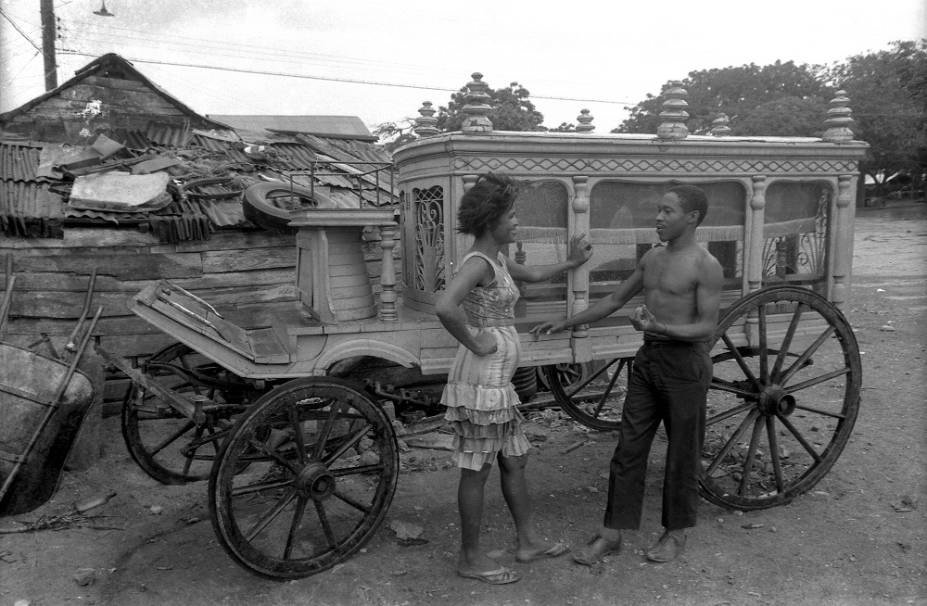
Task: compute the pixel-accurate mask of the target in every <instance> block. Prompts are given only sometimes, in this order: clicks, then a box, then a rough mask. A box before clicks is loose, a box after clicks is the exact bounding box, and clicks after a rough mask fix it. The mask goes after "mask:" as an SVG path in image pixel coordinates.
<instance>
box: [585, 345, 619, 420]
mask: <svg viewBox="0 0 927 606" xmlns="http://www.w3.org/2000/svg"><path fill="white" fill-rule="evenodd" d="M623 367H624V359H622V360H621V362H619V363H618V368H617V369H615V372H614V373H613V374H612V378H611V379H609V381H608V387H606V388H605V391H604V392H602V397H601V398H599V403H598V404H597V405H596V407H595V411H594V412H593V414H592V416H593V417H596V418H598V416H599V415H600V414H602V409H603V408H604V407H605V401H606V400H608V396H609V395H611V393H612V389H613V388H614V387H615V381H617V380H618V376H619V375H620V374H621V369H622V368H623Z"/></svg>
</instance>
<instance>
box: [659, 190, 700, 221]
mask: <svg viewBox="0 0 927 606" xmlns="http://www.w3.org/2000/svg"><path fill="white" fill-rule="evenodd" d="M666 193H668V194H676V197H677V198H679V204H680V205H681V206H682V209H683V210H684V211H686V212H687V213H688V212H692V211H693V210H697V211H698V222H697V223H696V225H701V223H702V221H704V220H705V215H706V214H708V196H707V195H705V191H704V190H703V189H702V188H701V187H696V186H695V185H675V186H673V187H671V188H669V189H668V190H667V192H666Z"/></svg>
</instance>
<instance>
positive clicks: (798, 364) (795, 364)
mask: <svg viewBox="0 0 927 606" xmlns="http://www.w3.org/2000/svg"><path fill="white" fill-rule="evenodd" d="M832 334H834V327H833V326H828V327H827V329H826V330H825V331H824V332H822V333H821V335H820V336H819V337H818V338H817V339H815V340H814V343H812V344H811V345H809V346H808V349H806V350H805V351H804V352H802V354H801V355H800V356H798V359H797V360H795V361H794V362H792V365H791V366H789V368H788V370H786V371H785V372H784V373H783V374H782V379H780V381H779V382H780V383H781V384H783V385H785V384H786V383H788V382H789V379H791V378H792V375H793V374H795V372H796V371H797V370H798V369H799V368H801V366H802V364H804V363H805V361H807V360H808V359H809V358H810V357H811V356H813V355H814V352H816V351H817V350H818V348H819V347H821V345H823V344H824V341H826V340H827V339H828V338H830V336H831V335H832Z"/></svg>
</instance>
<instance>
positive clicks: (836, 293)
mask: <svg viewBox="0 0 927 606" xmlns="http://www.w3.org/2000/svg"><path fill="white" fill-rule="evenodd" d="M855 180H856V177H855V176H853V175H840V176H839V177H837V203H836V205H835V206H836V209H835V212H834V221H833V224H832V225H831V230H832V232H831V233H833V234H834V245H833V248H832V250H833V251H834V262H833V270H832V273H831V276H832V279H833V287H832V289H831V293H830V301H831V303H833V304H834V305H836V306H837V307H840V306H841V305H842V304H843V303H844V301H846V300H847V294H848V290H849V287H850V285H849V281H848V278H849V273H850V262H851V261H852V259H853V213H854V211H855V207H854V206H853V199H854V198H855V196H854V194H853V192H854V190H855V188H854V187H853V185H854V181H855Z"/></svg>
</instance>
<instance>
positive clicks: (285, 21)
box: [0, 0, 927, 132]
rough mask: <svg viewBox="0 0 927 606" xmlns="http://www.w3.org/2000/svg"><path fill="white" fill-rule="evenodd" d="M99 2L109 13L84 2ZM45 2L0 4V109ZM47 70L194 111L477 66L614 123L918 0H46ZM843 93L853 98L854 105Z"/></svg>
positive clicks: (918, 13)
mask: <svg viewBox="0 0 927 606" xmlns="http://www.w3.org/2000/svg"><path fill="white" fill-rule="evenodd" d="M104 2H105V5H106V8H107V10H108V11H109V12H111V13H113V14H114V16H112V17H101V16H98V15H95V14H94V11H98V10H99V9H100V8H101V5H102V4H103V3H104ZM39 4H40V3H39V0H0V11H2V14H0V112H4V111H9V110H11V109H14V108H16V107H19V106H20V105H22V104H23V103H25V102H27V101H29V100H30V99H32V98H34V97H36V96H39V95H41V94H42V93H43V92H44V77H43V61H42V56H41V50H40V49H41V47H42V35H41V19H40V12H39ZM54 6H55V15H56V17H57V18H58V24H59V33H60V38H59V40H58V41H57V48H58V51H57V62H58V83H59V84H61V83H63V82H65V81H67V80H68V79H70V78H71V77H73V76H74V72H75V71H76V70H78V69H80V68H81V67H83V66H84V65H86V64H87V63H89V62H90V61H92V60H93V59H94V58H96V57H98V56H100V55H103V54H105V53H108V52H115V53H118V54H119V55H121V56H123V57H124V58H126V59H128V60H130V61H132V62H133V64H134V65H135V67H136V68H137V69H138V70H139V71H140V72H142V73H143V74H145V75H146V76H147V77H148V78H149V79H151V80H152V81H154V82H155V83H156V84H158V85H159V86H161V87H162V88H163V89H165V90H166V91H167V92H168V93H170V94H171V95H173V96H174V97H176V98H177V99H178V100H180V101H181V102H183V103H184V104H186V105H187V106H189V107H191V108H192V109H193V110H194V111H196V112H198V113H200V114H209V115H216V114H251V115H299V114H303V115H350V116H358V117H359V118H360V119H361V120H362V121H363V122H364V123H365V124H367V125H368V127H370V128H373V127H374V126H375V125H377V124H380V123H383V122H402V121H403V120H405V119H408V118H413V117H416V116H418V109H419V108H420V107H421V105H422V102H423V101H431V102H432V103H433V104H434V106H435V107H438V106H440V105H447V102H448V101H449V99H450V96H451V94H452V92H454V91H456V90H458V89H460V88H461V87H462V86H464V85H466V84H467V83H468V82H469V81H470V79H471V78H470V75H471V74H472V73H473V72H477V71H478V72H481V73H482V74H483V81H484V82H486V83H487V84H488V85H489V86H490V87H492V88H503V87H505V86H508V85H509V84H510V83H512V82H518V83H519V84H520V85H522V86H524V87H525V88H526V89H527V90H528V91H530V98H531V100H532V101H533V103H534V104H535V106H536V109H537V110H538V111H540V112H541V113H542V114H543V115H544V123H543V124H544V126H547V127H549V128H554V127H556V126H558V125H560V124H561V123H563V122H569V123H574V124H575V123H577V121H576V117H577V116H578V115H579V112H580V110H582V109H589V110H590V113H591V115H592V116H593V117H594V120H593V125H595V126H596V132H608V131H610V130H611V129H612V128H614V127H616V126H618V125H619V124H620V123H621V122H622V121H623V120H624V119H625V118H626V117H627V116H628V111H627V110H628V108H629V107H631V106H633V105H635V104H636V103H638V102H640V101H642V100H644V99H645V98H646V97H647V95H648V94H654V95H655V94H658V93H659V92H660V89H661V86H662V85H663V84H664V83H665V82H667V81H670V80H677V79H683V78H685V77H686V76H687V75H688V73H689V72H691V71H697V70H704V69H712V68H722V67H729V66H739V65H745V64H749V63H755V64H757V65H767V64H770V63H774V62H775V61H776V60H781V61H790V60H791V61H795V62H796V63H799V64H801V63H807V64H812V65H815V64H831V63H834V62H839V61H842V60H845V59H846V58H847V57H850V56H852V55H856V54H860V53H864V52H867V51H877V50H882V49H886V48H888V47H889V43H890V42H891V41H894V40H914V39H917V38H923V37H927V2H924V0H882V1H881V2H877V3H876V2H872V0H778V1H777V2H745V1H744V0H705V1H702V2H691V1H690V2H682V1H680V0H662V1H660V2H626V1H622V0H586V1H585V2H578V3H576V4H573V3H570V2H551V1H549V0H528V1H522V0H492V1H489V0H468V1H467V2H436V1H434V0H431V1H429V2H424V1H419V0H393V1H392V2H385V1H382V0H325V1H324V2H322V1H318V0H302V1H299V0H270V1H268V0H264V1H262V2H258V1H256V0H154V1H153V0H144V1H142V0H54ZM851 106H852V103H851Z"/></svg>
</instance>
